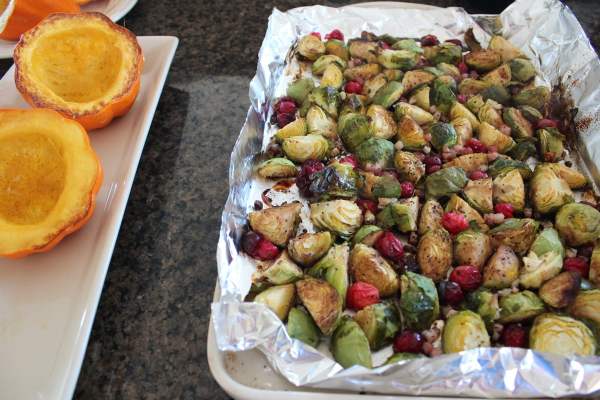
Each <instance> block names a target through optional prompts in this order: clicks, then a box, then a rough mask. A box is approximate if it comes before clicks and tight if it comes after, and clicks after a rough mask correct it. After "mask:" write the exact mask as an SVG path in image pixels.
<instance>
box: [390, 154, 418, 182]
mask: <svg viewBox="0 0 600 400" xmlns="http://www.w3.org/2000/svg"><path fill="white" fill-rule="evenodd" d="M394 166H395V167H396V171H398V178H399V179H400V180H402V181H409V182H412V183H417V182H419V181H420V180H421V177H423V175H425V164H423V162H421V160H419V159H418V158H417V156H415V155H414V154H413V153H410V152H408V151H397V152H396V154H395V155H394Z"/></svg>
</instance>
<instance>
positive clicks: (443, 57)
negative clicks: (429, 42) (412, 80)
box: [423, 42, 462, 65]
mask: <svg viewBox="0 0 600 400" xmlns="http://www.w3.org/2000/svg"><path fill="white" fill-rule="evenodd" d="M423 50H424V54H423V55H424V56H425V58H426V59H427V60H429V62H431V64H433V65H437V64H439V63H446V64H458V63H459V62H460V60H461V58H462V48H461V47H460V46H457V45H455V44H453V43H448V42H446V43H442V44H439V45H437V46H429V47H425V48H424V49H423Z"/></svg>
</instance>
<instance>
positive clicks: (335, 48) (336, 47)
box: [325, 39, 350, 61]
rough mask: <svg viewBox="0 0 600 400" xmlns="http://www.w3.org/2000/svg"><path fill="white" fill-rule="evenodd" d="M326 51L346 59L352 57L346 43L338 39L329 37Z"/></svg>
mask: <svg viewBox="0 0 600 400" xmlns="http://www.w3.org/2000/svg"><path fill="white" fill-rule="evenodd" d="M325 53H327V54H332V55H334V56H338V57H339V58H341V59H342V60H344V61H348V60H349V59H350V53H349V52H348V48H347V47H346V44H345V43H344V42H343V41H341V40H337V39H329V40H328V41H327V42H325Z"/></svg>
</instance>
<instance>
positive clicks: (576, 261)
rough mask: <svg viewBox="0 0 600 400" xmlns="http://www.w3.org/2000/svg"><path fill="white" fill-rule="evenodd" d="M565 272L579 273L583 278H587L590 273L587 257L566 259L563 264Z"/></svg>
mask: <svg viewBox="0 0 600 400" xmlns="http://www.w3.org/2000/svg"><path fill="white" fill-rule="evenodd" d="M563 268H564V269H565V271H577V272H579V275H581V277H582V278H587V277H588V274H589V273H590V264H589V262H588V259H587V258H585V257H570V258H565V261H564V263H563Z"/></svg>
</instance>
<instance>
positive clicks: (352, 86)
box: [344, 81, 363, 94]
mask: <svg viewBox="0 0 600 400" xmlns="http://www.w3.org/2000/svg"><path fill="white" fill-rule="evenodd" d="M362 90H363V85H362V84H361V83H360V82H357V81H350V82H348V83H346V86H344V91H345V92H346V93H354V94H361V93H362Z"/></svg>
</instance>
